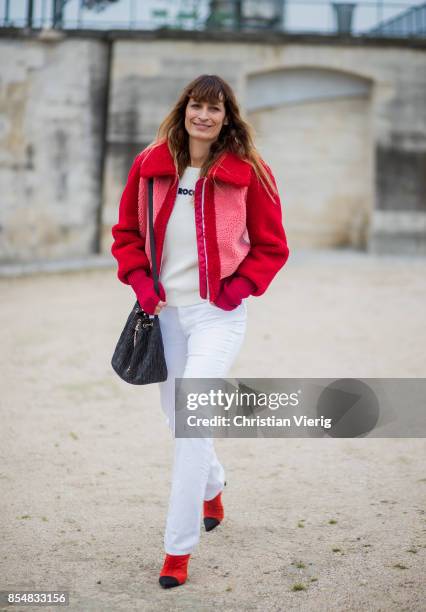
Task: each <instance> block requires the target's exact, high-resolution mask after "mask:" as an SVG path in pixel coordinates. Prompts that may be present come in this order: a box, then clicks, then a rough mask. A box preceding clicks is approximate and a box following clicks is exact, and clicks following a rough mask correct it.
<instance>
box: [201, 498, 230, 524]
mask: <svg viewBox="0 0 426 612" xmlns="http://www.w3.org/2000/svg"><path fill="white" fill-rule="evenodd" d="M221 498H222V491H221V492H220V493H218V494H217V495H216V497H213V499H209V501H204V503H203V511H204V518H214V519H217V520H218V521H222V520H223V517H224V516H225V512H224V509H223V505H222V499H221Z"/></svg>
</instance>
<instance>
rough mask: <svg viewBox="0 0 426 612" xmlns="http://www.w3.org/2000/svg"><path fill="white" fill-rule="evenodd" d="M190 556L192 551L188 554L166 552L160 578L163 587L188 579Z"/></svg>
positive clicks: (176, 584) (172, 585)
mask: <svg viewBox="0 0 426 612" xmlns="http://www.w3.org/2000/svg"><path fill="white" fill-rule="evenodd" d="M190 556H191V554H190V553H189V554H187V555H169V554H168V553H166V557H165V559H164V564H163V568H162V570H161V572H160V578H159V582H160V584H161V586H162V587H164V588H165V589H167V588H170V587H174V586H178V585H179V584H183V583H184V582H185V581H186V578H187V575H188V561H189V557H190Z"/></svg>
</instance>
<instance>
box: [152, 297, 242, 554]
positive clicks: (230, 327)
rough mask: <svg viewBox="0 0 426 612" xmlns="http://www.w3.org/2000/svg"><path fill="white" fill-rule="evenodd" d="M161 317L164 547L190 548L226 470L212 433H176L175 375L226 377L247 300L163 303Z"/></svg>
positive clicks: (172, 550)
mask: <svg viewBox="0 0 426 612" xmlns="http://www.w3.org/2000/svg"><path fill="white" fill-rule="evenodd" d="M159 321H160V327H161V333H162V336H163V343H164V353H165V358H166V363H167V369H168V378H167V380H166V381H164V382H161V383H159V387H160V397H161V407H162V409H163V411H164V413H165V415H166V420H167V424H168V426H169V428H170V430H171V433H172V436H173V438H174V444H175V448H174V464H173V473H172V487H171V494H170V501H169V509H168V515H167V522H166V530H165V534H164V549H165V551H166V553H168V554H170V555H186V554H188V553H191V552H192V551H193V550H194V548H195V547H196V545H197V544H198V541H199V538H200V526H201V519H202V510H203V500H210V499H213V497H216V495H217V494H218V493H219V492H220V491H222V490H223V486H224V481H225V471H224V469H223V467H222V465H221V463H220V462H219V460H218V458H217V456H216V452H215V449H214V444H213V438H176V437H175V426H174V425H175V378H224V377H225V376H226V374H227V372H228V370H229V368H230V367H231V365H232V363H233V362H234V360H235V358H236V356H237V354H238V352H239V350H240V348H241V346H242V343H243V340H244V336H245V331H246V324H247V305H246V302H245V300H243V301H242V303H241V304H240V305H239V306H237V308H235V309H234V310H229V311H227V310H223V309H222V308H219V307H217V306H215V305H214V304H211V303H210V302H208V301H207V300H206V301H205V302H202V303H200V304H193V305H191V306H165V307H164V308H163V309H162V310H161V312H160V314H159Z"/></svg>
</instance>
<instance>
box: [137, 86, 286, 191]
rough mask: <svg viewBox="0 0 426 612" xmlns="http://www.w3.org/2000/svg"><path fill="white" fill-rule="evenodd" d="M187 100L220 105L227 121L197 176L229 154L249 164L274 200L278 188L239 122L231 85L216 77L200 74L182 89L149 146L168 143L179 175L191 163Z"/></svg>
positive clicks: (250, 133)
mask: <svg viewBox="0 0 426 612" xmlns="http://www.w3.org/2000/svg"><path fill="white" fill-rule="evenodd" d="M190 98H193V99H194V100H196V101H197V102H209V103H217V102H218V101H221V102H223V103H224V106H225V113H226V117H227V118H228V124H224V125H223V126H222V129H221V131H220V134H219V136H218V138H217V139H216V141H215V142H213V143H212V145H211V147H210V153H209V155H208V157H207V159H206V161H205V162H204V164H203V166H202V168H201V171H200V175H201V176H205V175H206V174H207V172H208V171H209V169H210V168H211V167H212V166H213V165H214V164H215V162H216V161H217V160H218V159H219V158H220V157H221V156H222V154H223V153H225V152H228V151H230V152H231V153H234V154H235V155H237V156H238V157H240V158H241V159H243V160H245V161H247V162H249V163H250V164H251V166H252V167H253V169H254V171H255V173H256V175H257V177H258V179H259V180H260V182H261V183H262V184H263V186H264V187H265V189H266V191H267V192H268V193H269V195H270V196H271V197H272V198H273V199H274V195H275V196H276V195H278V191H277V187H276V184H275V182H274V180H273V179H272V178H271V176H270V175H269V173H268V171H267V169H266V167H265V165H264V164H265V163H264V162H263V160H262V159H261V157H260V155H259V152H258V151H257V149H256V147H255V145H254V137H253V129H252V127H251V126H250V125H249V124H248V123H247V122H246V121H244V119H242V117H241V113H240V108H239V105H238V102H237V99H236V97H235V94H234V92H233V90H232V88H231V87H230V85H229V84H228V83H227V82H226V81H224V80H223V79H222V78H221V77H219V76H217V75H215V74H202V75H200V76H199V77H197V78H196V79H194V80H193V81H191V82H190V83H189V84H188V85H187V86H186V87H185V88H184V90H183V92H182V93H181V95H180V97H179V99H178V100H177V102H176V104H175V106H174V107H173V109H172V110H171V111H170V113H169V114H168V115H167V117H166V118H165V119H164V120H163V121H162V123H161V124H160V127H159V128H158V132H157V136H156V139H155V140H154V141H153V142H152V143H151V145H149V146H155V145H156V144H159V143H161V142H164V141H167V142H168V145H169V149H170V152H171V154H172V156H173V159H174V162H175V166H176V172H177V174H178V175H179V176H182V173H183V172H184V170H185V168H186V167H187V166H189V165H190V163H191V158H190V154H189V135H188V132H187V131H186V129H185V111H186V106H187V104H188V101H189V99H190Z"/></svg>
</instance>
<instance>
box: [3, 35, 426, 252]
mask: <svg viewBox="0 0 426 612" xmlns="http://www.w3.org/2000/svg"><path fill="white" fill-rule="evenodd" d="M425 50H426V43H424V42H423V43H422V41H417V42H416V43H409V42H405V43H404V42H398V41H383V40H375V41H374V40H365V41H362V43H361V42H360V41H359V40H352V39H346V40H344V39H340V40H339V39H337V38H334V37H321V36H317V37H300V36H299V37H297V36H287V37H286V36H278V35H275V37H273V38H271V37H268V36H265V35H264V36H263V37H262V36H260V35H258V36H257V37H250V36H243V35H235V36H231V35H229V34H227V35H225V34H223V35H212V34H207V33H198V34H191V33H188V32H186V33H180V34H177V33H169V34H167V33H163V34H161V33H155V34H152V33H151V34H146V33H130V32H128V33H126V32H121V33H109V34H105V33H99V32H97V33H93V32H80V33H78V35H76V34H75V33H74V34H73V33H66V34H63V35H61V36H60V37H59V38H58V39H53V40H52V39H50V38H49V37H46V36H45V35H44V36H40V35H38V34H33V35H28V36H25V35H22V34H20V35H17V34H14V35H12V34H10V35H7V33H5V32H2V33H0V53H1V56H2V60H4V61H2V63H1V69H0V71H1V72H0V75H1V82H0V194H1V207H0V226H1V227H0V260H1V261H4V262H5V261H6V262H9V261H31V260H32V259H43V258H46V259H54V258H62V257H74V256H77V255H78V256H81V255H85V254H89V253H95V252H104V253H108V252H109V249H110V245H111V241H112V237H111V226H112V225H113V224H114V223H116V221H117V218H118V204H119V200H120V195H121V193H122V190H123V188H124V185H125V181H126V178H127V174H128V171H129V169H130V165H131V163H132V160H133V158H134V156H135V155H136V153H138V152H139V151H140V150H141V149H142V148H143V147H145V146H146V144H147V143H148V142H150V141H151V140H152V139H153V138H154V136H155V133H156V130H157V128H158V125H159V123H160V122H161V120H162V119H163V118H164V116H165V115H166V114H167V112H168V111H169V110H170V108H171V106H172V105H173V103H174V101H175V100H176V98H177V96H178V95H179V93H180V92H181V90H182V88H183V87H184V86H185V85H186V83H187V82H188V81H189V80H191V79H192V78H194V77H195V76H197V75H199V74H201V73H217V74H220V75H221V76H223V77H224V78H225V79H226V80H228V81H229V82H230V84H231V85H232V86H233V87H234V89H235V91H236V93H237V96H238V98H239V100H240V102H241V105H242V108H243V112H244V114H245V116H246V117H247V118H248V119H249V121H250V122H251V123H252V124H253V126H254V128H255V130H256V138H257V143H258V147H259V149H260V151H261V153H262V155H263V156H264V158H265V159H266V161H267V162H268V163H269V165H270V166H271V167H272V169H273V171H274V173H275V174H276V177H277V181H278V185H279V188H280V193H281V199H282V203H283V212H284V220H285V226H286V230H287V233H288V236H289V242H290V244H291V246H293V247H297V246H299V245H303V246H317V247H321V246H325V247H329V246H345V245H350V246H354V247H358V248H361V249H368V250H370V251H374V252H407V253H426V184H425V181H426V178H425V177H426V104H425V101H426V69H425V68H426V53H425Z"/></svg>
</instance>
